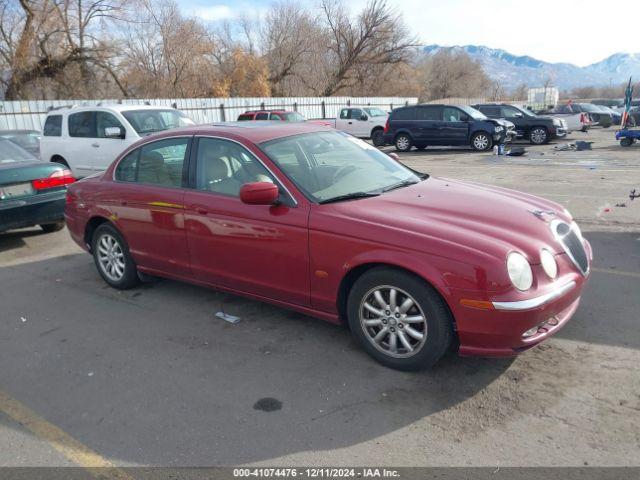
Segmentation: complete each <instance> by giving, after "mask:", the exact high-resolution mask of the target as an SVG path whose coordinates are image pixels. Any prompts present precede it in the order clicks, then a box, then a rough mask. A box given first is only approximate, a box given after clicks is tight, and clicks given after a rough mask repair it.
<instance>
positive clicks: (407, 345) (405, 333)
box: [359, 285, 427, 358]
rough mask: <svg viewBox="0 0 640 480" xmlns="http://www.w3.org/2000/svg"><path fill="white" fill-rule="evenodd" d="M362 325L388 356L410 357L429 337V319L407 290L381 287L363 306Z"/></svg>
mask: <svg viewBox="0 0 640 480" xmlns="http://www.w3.org/2000/svg"><path fill="white" fill-rule="evenodd" d="M359 312H360V325H361V327H362V331H363V332H364V333H365V336H366V338H367V340H369V342H371V344H372V345H373V346H374V347H375V348H376V349H378V350H380V351H381V352H383V353H384V354H386V355H389V356H391V357H395V358H408V357H411V356H413V355H415V354H416V353H418V352H419V351H420V350H421V349H422V347H423V346H424V343H425V341H426V338H427V319H426V316H425V314H424V312H423V310H422V308H421V307H420V305H419V304H418V302H417V301H416V300H415V299H414V298H413V297H412V296H411V295H409V294H408V293H407V292H405V291H404V290H402V289H400V288H397V287H394V286H390V285H381V286H377V287H375V288H372V289H371V290H369V291H368V292H367V293H366V294H365V295H364V297H363V299H362V302H361V303H360V310H359Z"/></svg>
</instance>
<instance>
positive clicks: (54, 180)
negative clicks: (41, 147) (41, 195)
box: [31, 169, 76, 190]
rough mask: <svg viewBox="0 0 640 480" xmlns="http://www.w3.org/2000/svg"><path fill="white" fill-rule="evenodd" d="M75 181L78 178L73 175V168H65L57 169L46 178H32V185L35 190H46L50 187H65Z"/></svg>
mask: <svg viewBox="0 0 640 480" xmlns="http://www.w3.org/2000/svg"><path fill="white" fill-rule="evenodd" d="M75 181H76V179H75V178H74V177H73V173H71V170H67V169H64V170H56V171H55V172H53V173H52V174H51V175H49V176H48V177H46V178H39V179H37V180H32V181H31V185H33V188H34V189H35V190H46V189H48V188H58V187H64V186H65V185H69V184H70V183H73V182H75Z"/></svg>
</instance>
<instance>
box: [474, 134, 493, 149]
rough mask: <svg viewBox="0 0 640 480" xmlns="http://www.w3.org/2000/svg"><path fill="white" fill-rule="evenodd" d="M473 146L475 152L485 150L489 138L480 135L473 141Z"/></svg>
mask: <svg viewBox="0 0 640 480" xmlns="http://www.w3.org/2000/svg"><path fill="white" fill-rule="evenodd" d="M473 146H474V147H475V148H476V150H486V149H487V148H488V147H489V137H487V136H486V135H485V134H483V133H481V134H480V135H476V136H475V138H474V139H473Z"/></svg>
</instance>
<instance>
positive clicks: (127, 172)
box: [115, 148, 140, 182]
mask: <svg viewBox="0 0 640 480" xmlns="http://www.w3.org/2000/svg"><path fill="white" fill-rule="evenodd" d="M139 154H140V149H139V148H137V149H136V150H134V151H133V152H131V153H129V154H128V155H127V156H126V157H124V158H123V159H122V160H121V161H120V163H119V164H118V166H117V167H116V172H115V179H116V180H118V181H119V182H135V181H136V177H137V174H138V155H139Z"/></svg>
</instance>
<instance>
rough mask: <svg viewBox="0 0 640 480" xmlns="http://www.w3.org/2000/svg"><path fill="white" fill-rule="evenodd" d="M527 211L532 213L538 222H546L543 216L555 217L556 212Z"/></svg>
mask: <svg viewBox="0 0 640 480" xmlns="http://www.w3.org/2000/svg"><path fill="white" fill-rule="evenodd" d="M528 211H529V213H532V214H533V215H535V216H536V217H538V218H539V219H540V220H546V219H545V218H544V217H545V215H548V216H550V217H554V216H555V215H556V212H554V211H553V210H528Z"/></svg>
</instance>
